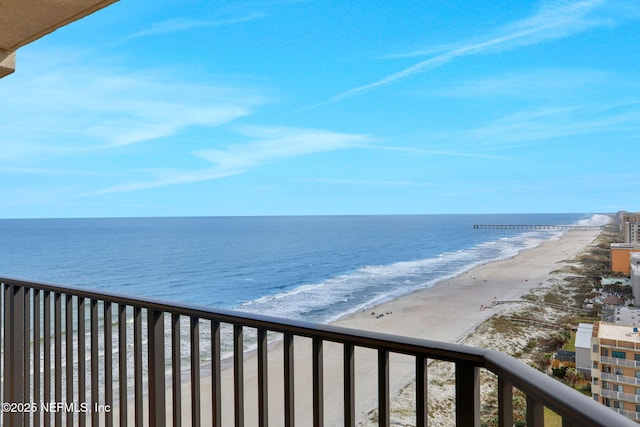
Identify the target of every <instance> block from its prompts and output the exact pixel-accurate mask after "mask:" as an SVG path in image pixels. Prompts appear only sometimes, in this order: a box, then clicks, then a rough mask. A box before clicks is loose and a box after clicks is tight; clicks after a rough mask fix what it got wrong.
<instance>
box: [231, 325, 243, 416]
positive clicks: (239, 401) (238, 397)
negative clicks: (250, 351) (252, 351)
mask: <svg viewBox="0 0 640 427" xmlns="http://www.w3.org/2000/svg"><path fill="white" fill-rule="evenodd" d="M243 342H244V340H243V334H242V325H233V397H234V401H235V426H236V427H242V426H244V343H243Z"/></svg>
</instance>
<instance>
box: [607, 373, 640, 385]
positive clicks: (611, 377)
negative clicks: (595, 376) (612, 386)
mask: <svg viewBox="0 0 640 427" xmlns="http://www.w3.org/2000/svg"><path fill="white" fill-rule="evenodd" d="M600 378H601V379H602V380H604V381H610V382H616V383H621V384H631V385H640V378H637V377H629V376H626V375H616V374H608V373H606V372H600Z"/></svg>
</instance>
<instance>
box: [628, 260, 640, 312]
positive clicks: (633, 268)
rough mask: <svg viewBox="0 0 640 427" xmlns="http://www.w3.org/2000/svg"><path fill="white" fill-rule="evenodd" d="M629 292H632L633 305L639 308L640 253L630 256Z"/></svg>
mask: <svg viewBox="0 0 640 427" xmlns="http://www.w3.org/2000/svg"><path fill="white" fill-rule="evenodd" d="M630 255H631V256H630V275H631V291H632V292H633V304H634V305H635V306H636V307H640V252H632V253H631V254H630Z"/></svg>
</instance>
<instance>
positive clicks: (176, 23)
mask: <svg viewBox="0 0 640 427" xmlns="http://www.w3.org/2000/svg"><path fill="white" fill-rule="evenodd" d="M263 16H264V14H262V13H249V14H246V15H241V16H237V17H232V18H226V19H212V20H189V19H184V18H178V19H171V20H168V21H163V22H157V23H155V24H153V25H152V26H151V27H150V28H147V29H145V30H141V31H138V32H135V33H133V34H131V35H129V36H127V37H125V38H124V39H123V41H127V40H131V39H135V38H139V37H151V36H157V35H165V34H172V33H177V32H182V31H190V30H195V29H199V28H207V27H221V26H226V25H236V24H242V23H245V22H249V21H254V20H256V19H259V18H262V17H263Z"/></svg>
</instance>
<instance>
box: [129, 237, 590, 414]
mask: <svg viewBox="0 0 640 427" xmlns="http://www.w3.org/2000/svg"><path fill="white" fill-rule="evenodd" d="M598 234H599V232H598V231H597V230H573V231H569V232H567V233H565V234H564V235H562V237H561V238H560V239H558V240H552V241H548V242H546V243H544V244H542V245H540V246H538V247H536V248H533V249H529V250H525V251H522V252H521V253H519V254H518V255H516V256H514V257H512V258H509V259H506V260H502V261H496V262H491V263H487V264H484V265H481V266H477V267H475V268H473V269H471V270H469V271H468V272H466V273H463V274H461V275H459V276H457V277H455V278H452V279H449V280H444V281H442V282H440V283H438V284H436V285H435V286H433V287H431V288H428V289H424V290H420V291H417V292H414V293H412V294H410V295H406V296H402V297H399V298H397V299H394V300H392V301H389V302H387V303H384V304H380V305H378V306H375V307H371V308H369V309H367V310H366V311H364V312H359V313H355V314H353V315H350V316H347V317H345V318H343V319H340V320H338V321H336V322H334V324H335V325H338V326H345V327H349V328H357V329H366V330H372V331H379V332H384V333H390V334H397V335H404V336H411V337H418V338H424V339H431V340H438V341H448V342H456V341H459V340H460V339H461V338H463V337H465V336H466V335H467V334H469V333H470V332H472V331H473V330H474V329H475V328H476V327H477V326H478V325H479V324H480V323H482V322H483V321H485V320H486V319H487V318H489V317H491V316H493V315H495V314H496V310H499V309H502V308H504V307H506V305H498V306H496V307H492V302H493V300H494V298H497V299H498V300H517V299H519V298H520V297H521V296H522V295H524V294H525V293H527V292H528V291H529V290H530V289H532V288H536V287H540V286H547V285H549V284H550V283H549V279H550V277H551V272H553V271H555V270H558V269H560V268H561V266H562V265H561V264H562V262H563V261H564V260H571V259H573V258H574V257H575V256H576V255H577V254H578V253H580V252H582V251H583V250H584V249H585V248H586V247H587V246H588V245H590V244H591V243H592V242H593V240H594V239H595V238H596V237H597V235H598ZM481 306H484V307H485V308H484V309H481ZM372 313H375V314H372ZM379 314H384V316H382V317H378V315H379ZM282 359H283V351H282V346H281V344H280V343H276V344H275V345H273V346H272V348H271V349H270V351H269V421H270V425H274V426H281V425H283V416H284V410H283V406H284V404H283V399H282V396H283V380H282V378H283V368H282V366H283V360H282ZM376 361H377V358H376V353H375V352H373V351H371V350H365V349H357V350H356V417H357V418H358V419H364V417H365V414H366V413H367V412H368V411H369V410H371V409H372V408H374V407H375V406H376V400H377V396H376V393H377V392H376V390H377V374H376V363H377V362H376ZM391 361H392V368H391V372H390V389H391V393H392V396H393V395H395V393H397V392H398V391H399V390H400V389H401V388H402V387H403V386H404V385H405V384H407V382H408V381H410V380H411V379H412V378H413V375H414V362H413V359H410V358H407V357H403V356H395V357H393V355H392V358H391ZM256 366H257V362H256V357H255V354H253V353H248V354H247V355H245V367H244V377H245V379H244V384H245V425H247V426H254V425H257V372H256V370H257V369H256ZM311 366H312V359H311V342H310V340H308V339H304V338H296V340H295V371H296V377H295V390H296V392H295V412H296V426H310V425H312V404H311V390H312V387H311V385H312V378H311ZM232 374H233V372H232V370H231V369H225V370H224V371H223V373H222V381H223V393H222V406H223V425H224V426H231V425H233V378H232ZM342 388H343V385H342V347H341V346H338V345H335V344H331V343H326V344H325V348H324V395H325V403H324V415H325V425H327V426H341V425H343V422H342V411H343V408H342V393H343V392H342ZM210 389H211V388H210V378H203V379H202V390H203V393H202V416H203V422H204V424H205V425H211V421H210V407H211V404H210V403H209V402H211V393H210ZM182 399H183V409H182V417H183V423H186V425H188V424H190V422H189V420H190V408H189V402H190V392H189V384H186V383H185V384H184V385H183V392H182ZM170 401H171V394H170V391H169V390H168V393H167V409H168V410H169V411H170V406H171V403H170ZM129 411H130V413H132V412H133V408H132V407H131V406H130V409H129ZM169 416H170V415H169ZM169 420H170V418H169Z"/></svg>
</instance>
